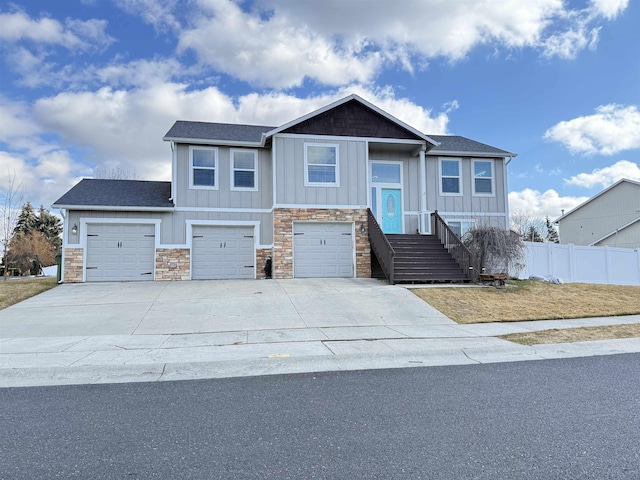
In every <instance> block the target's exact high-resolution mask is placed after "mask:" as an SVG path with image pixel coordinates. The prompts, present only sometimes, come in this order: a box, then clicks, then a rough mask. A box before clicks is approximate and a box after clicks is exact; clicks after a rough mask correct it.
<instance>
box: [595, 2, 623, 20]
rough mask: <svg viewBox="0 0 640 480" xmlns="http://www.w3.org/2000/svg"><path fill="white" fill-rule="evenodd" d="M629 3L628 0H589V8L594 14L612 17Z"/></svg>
mask: <svg viewBox="0 0 640 480" xmlns="http://www.w3.org/2000/svg"><path fill="white" fill-rule="evenodd" d="M628 5H629V0H591V8H592V10H593V13H594V14H595V15H602V16H603V17H605V18H608V19H613V18H615V17H617V16H618V15H619V14H620V13H622V12H623V11H624V10H625V9H626V8H627V6H628Z"/></svg>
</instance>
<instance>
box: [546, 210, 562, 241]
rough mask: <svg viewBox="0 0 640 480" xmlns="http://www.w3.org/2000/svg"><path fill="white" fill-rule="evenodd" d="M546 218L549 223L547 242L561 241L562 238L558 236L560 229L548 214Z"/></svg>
mask: <svg viewBox="0 0 640 480" xmlns="http://www.w3.org/2000/svg"><path fill="white" fill-rule="evenodd" d="M545 220H546V224H547V242H550V243H560V239H559V238H558V231H557V230H556V227H554V226H553V224H552V223H551V220H549V216H548V215H547V218H546V219H545Z"/></svg>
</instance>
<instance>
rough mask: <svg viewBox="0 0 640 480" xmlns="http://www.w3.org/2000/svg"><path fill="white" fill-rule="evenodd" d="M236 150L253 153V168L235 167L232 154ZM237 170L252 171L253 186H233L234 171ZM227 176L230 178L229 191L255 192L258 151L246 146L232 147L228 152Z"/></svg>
mask: <svg viewBox="0 0 640 480" xmlns="http://www.w3.org/2000/svg"><path fill="white" fill-rule="evenodd" d="M236 152H241V153H253V169H248V168H235V167H234V163H233V155H234V153H236ZM236 170H237V171H239V172H249V171H252V172H253V187H236V186H235V176H234V173H235V171H236ZM229 176H230V178H231V180H230V181H231V183H230V185H231V191H233V192H257V191H258V151H257V150H249V149H246V148H232V149H231V150H230V153H229Z"/></svg>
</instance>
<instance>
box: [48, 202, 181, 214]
mask: <svg viewBox="0 0 640 480" xmlns="http://www.w3.org/2000/svg"><path fill="white" fill-rule="evenodd" d="M51 206H52V207H55V208H65V209H67V210H103V211H114V212H173V210H174V209H175V207H140V206H136V205H127V206H113V205H57V204H55V203H54V204H53V205H51Z"/></svg>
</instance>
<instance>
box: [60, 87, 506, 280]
mask: <svg viewBox="0 0 640 480" xmlns="http://www.w3.org/2000/svg"><path fill="white" fill-rule="evenodd" d="M164 140H165V141H167V142H170V144H171V151H172V154H173V156H172V178H171V182H147V181H131V180H95V179H85V180H82V181H81V182H80V183H78V184H77V185H76V186H75V187H73V188H72V189H71V190H70V191H69V192H67V193H66V194H65V195H63V196H62V197H61V198H60V199H59V200H57V201H56V202H55V203H54V204H53V206H54V207H56V208H61V209H64V210H66V212H64V215H65V229H64V248H63V256H64V259H63V270H64V272H63V275H64V277H63V278H64V281H66V282H84V281H120V280H154V279H155V280H189V279H232V278H260V277H264V266H265V263H266V260H267V257H272V265H273V276H274V277H275V278H292V277H370V276H371V275H372V264H373V265H374V270H375V269H376V268H377V265H378V262H377V261H376V260H377V259H376V258H375V256H374V258H373V261H372V254H371V245H372V243H371V240H370V234H371V235H373V234H376V232H380V228H378V227H377V225H380V226H381V231H382V232H384V234H388V238H390V239H391V238H393V239H394V241H396V240H398V239H401V238H405V239H406V238H408V239H409V240H411V241H412V242H414V243H415V241H421V239H426V238H427V237H429V235H428V234H430V233H431V225H432V220H431V217H430V214H431V213H432V212H434V211H435V210H438V212H439V214H440V216H441V217H442V218H444V220H445V221H446V222H447V223H448V225H449V227H450V228H451V229H452V230H453V231H454V232H456V233H457V234H461V233H462V232H463V231H464V230H465V229H467V228H469V226H471V225H473V224H474V223H476V222H486V223H490V224H492V225H497V226H500V227H502V228H505V229H506V228H507V226H508V207H507V171H506V170H507V164H508V163H509V161H510V160H511V159H512V158H513V157H515V154H513V153H510V152H507V151H505V150H500V149H498V148H494V147H490V146H488V145H485V144H482V143H479V142H476V141H473V140H470V139H467V138H464V137H459V136H447V135H425V134H424V133H422V132H420V131H418V130H416V129H415V128H413V127H411V126H409V125H407V124H405V123H403V122H401V121H399V120H398V119H396V118H394V117H393V116H391V115H389V114H388V113H386V112H384V111H383V110H381V109H379V108H378V107H376V106H375V105H372V104H371V103H369V102H367V101H365V100H363V99H362V98H360V97H358V96H356V95H351V96H349V97H346V98H344V99H342V100H339V101H337V102H335V103H333V104H331V105H328V106H326V107H324V108H321V109H319V110H317V111H315V112H312V113H310V114H308V115H305V116H303V117H301V118H298V119H296V120H293V121H291V122H289V123H286V124H284V125H281V126H277V127H272V126H256V125H235V124H220V123H205V122H188V121H178V122H176V123H175V124H174V125H173V127H171V129H170V130H169V132H168V133H167V134H166V135H165V137H164ZM368 209H370V210H371V212H372V218H369V217H368V215H369V214H368V211H369V210H368ZM373 218H375V220H373ZM434 218H435V217H434ZM376 220H377V221H376ZM372 222H373V223H372ZM371 226H373V230H375V231H373V232H370V230H371ZM441 230H442V229H441ZM399 234H405V235H404V236H402V237H401V236H400V235H399ZM418 234H421V235H418ZM380 235H382V233H380ZM383 236H384V235H383ZM383 240H384V239H383ZM442 243H449V241H448V240H447V241H446V242H445V241H441V242H439V243H438V246H439V247H440V248H442ZM385 244H386V245H389V242H385ZM388 248H389V252H391V253H393V249H392V247H390V246H389V247H388ZM402 248H404V249H405V250H406V249H407V248H408V247H402ZM402 248H400V250H401V249H402ZM418 250H419V248H418ZM418 254H419V252H418ZM418 254H417V256H416V258H417V257H418V256H420V258H422V257H424V255H422V254H419V255H418ZM392 256H393V255H392ZM400 257H401V255H400V254H398V259H397V262H396V264H400V263H402V262H401V261H400V260H401V258H400ZM425 258H426V257H425ZM421 261H422V260H421ZM425 261H426V260H425ZM382 263H384V262H382ZM431 263H434V262H431ZM385 265H386V266H385ZM385 265H383V270H384V273H385V275H386V276H387V278H390V277H389V275H390V274H389V271H388V270H385V269H388V265H387V264H385ZM425 268H426V267H425ZM414 277H415V275H414ZM414 277H410V276H406V275H405V278H406V279H408V280H410V278H414ZM391 278H392V277H391ZM397 278H399V277H397ZM433 279H435V280H446V278H444V277H438V278H436V277H433ZM414 280H416V278H414Z"/></svg>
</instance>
